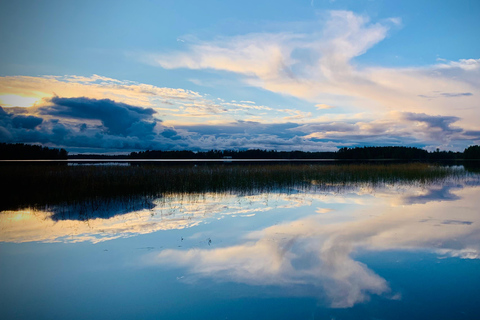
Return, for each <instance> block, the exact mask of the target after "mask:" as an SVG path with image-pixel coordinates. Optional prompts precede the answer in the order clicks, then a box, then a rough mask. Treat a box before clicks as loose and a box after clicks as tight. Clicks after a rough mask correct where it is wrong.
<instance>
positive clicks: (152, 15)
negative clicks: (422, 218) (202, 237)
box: [0, 0, 480, 154]
mask: <svg viewBox="0 0 480 320" xmlns="http://www.w3.org/2000/svg"><path fill="white" fill-rule="evenodd" d="M479 17H480V1H477V0H457V1H451V0H442V1H437V0H416V1H411V0H403V1H393V0H392V1H387V0H350V1H349V0H296V1H293V0H291V1H287V0H277V1H260V0H256V1H250V0H246V1H214V0H207V1H180V0H177V1H168V0H163V1H152V0H140V1H119V0H116V1H88V0H86V1H68V0H67V1H65V0H59V1H52V0H45V1H22V0H18V1H9V2H7V1H2V2H1V3H0V43H1V44H2V45H1V48H2V49H1V52H0V106H1V109H0V142H8V143H28V144H41V145H44V146H48V147H60V148H65V149H66V150H67V151H69V152H70V153H72V154H75V153H123V152H131V151H139V150H146V149H150V150H152V149H156V150H159V149H161V150H210V149H219V150H225V149H235V150H239V149H252V148H255V149H268V150H271V149H275V150H287V151H288V150H303V151H336V150H338V149H339V148H342V147H355V146H400V145H402V146H413V147H418V148H424V149H426V150H429V151H432V150H435V149H437V148H439V149H440V150H451V151H463V150H464V149H465V148H466V147H468V146H470V145H476V144H480V98H479V97H480V41H478V33H479V31H480V19H479Z"/></svg>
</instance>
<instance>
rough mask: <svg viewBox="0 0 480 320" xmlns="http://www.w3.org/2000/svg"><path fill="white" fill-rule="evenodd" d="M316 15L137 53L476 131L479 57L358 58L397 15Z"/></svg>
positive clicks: (282, 90) (342, 106)
mask: <svg viewBox="0 0 480 320" xmlns="http://www.w3.org/2000/svg"><path fill="white" fill-rule="evenodd" d="M321 18H322V19H321V21H320V22H315V23H313V22H312V23H310V24H308V23H305V24H304V25H303V27H302V26H299V27H298V28H296V30H303V32H301V31H298V32H295V33H293V32H277V33H252V34H246V35H237V36H233V37H218V38H215V39H213V40H196V41H194V42H192V43H191V44H189V45H188V46H187V47H186V48H185V50H183V51H178V52H169V53H162V54H150V55H148V56H147V57H143V59H144V60H146V61H148V62H149V63H150V64H153V65H157V66H160V67H163V68H167V69H174V68H189V69H195V70H202V69H204V70H206V71H208V70H216V71H226V72H230V73H235V74H237V75H238V78H239V79H240V81H243V82H245V83H247V84H248V85H253V86H256V87H260V88H263V89H266V90H269V91H272V92H275V93H279V94H282V95H290V96H294V97H297V98H301V99H304V100H307V101H310V102H314V103H315V102H316V101H322V104H320V106H321V107H318V108H321V109H324V108H325V107H324V106H331V105H335V106H337V107H338V108H339V111H340V112H359V110H360V111H362V112H365V111H368V112H371V113H374V114H378V115H384V114H387V113H389V112H392V111H405V112H415V113H426V114H441V115H444V116H448V115H452V114H453V115H455V116H458V117H460V118H461V119H460V120H459V122H460V123H462V124H463V125H465V126H468V129H469V130H478V122H477V121H475V120H474V119H478V117H479V113H478V108H477V106H478V103H479V100H478V97H479V95H480V89H479V88H480V67H479V66H480V59H461V60H459V61H446V62H444V63H440V64H434V65H429V66H423V67H402V68H393V67H390V68H388V67H381V66H374V65H361V64H359V63H358V62H356V60H355V59H356V57H359V56H361V55H363V54H365V53H366V52H368V50H369V49H370V48H372V47H373V46H375V45H376V44H378V43H380V42H381V41H383V40H384V39H385V38H386V37H387V36H388V35H389V31H390V30H392V29H394V28H398V26H399V25H401V20H400V19H399V18H395V17H394V18H390V19H384V20H380V21H378V22H373V21H371V20H370V19H369V17H367V16H364V15H358V14H355V13H353V12H350V11H330V12H328V13H325V14H323V15H321ZM302 28H303V29H302ZM217 74H218V73H217ZM220 75H221V74H220ZM425 97H435V99H425ZM433 100H435V101H433ZM452 105H454V107H452Z"/></svg>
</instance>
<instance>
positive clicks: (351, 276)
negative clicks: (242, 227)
mask: <svg viewBox="0 0 480 320" xmlns="http://www.w3.org/2000/svg"><path fill="white" fill-rule="evenodd" d="M412 189H413V190H410V192H413V193H415V192H419V191H420V190H419V189H421V188H412ZM432 189H434V190H438V187H432ZM394 191H395V188H386V189H384V190H376V194H375V197H370V198H369V201H365V202H363V203H362V204H358V203H357V204H355V205H354V206H348V207H347V208H348V209H345V210H348V212H345V210H335V211H333V212H332V211H331V212H328V210H324V209H321V208H320V209H317V210H316V211H317V214H313V212H310V214H311V215H307V216H305V217H303V218H301V219H298V220H296V221H293V222H285V223H282V224H279V225H274V226H270V227H267V228H265V229H262V230H259V231H255V232H251V233H249V234H247V235H246V236H245V237H244V238H243V239H241V240H240V243H241V244H237V245H233V246H229V247H221V248H213V249H194V250H172V249H167V250H163V251H161V252H160V253H158V254H157V255H156V256H155V257H154V258H152V261H151V263H154V264H160V265H174V266H176V267H184V268H187V269H188V273H189V275H190V278H189V280H188V281H194V280H195V279H198V278H202V277H208V278H213V279H215V280H220V281H234V282H239V283H246V284H249V285H261V286H266V285H270V286H280V287H282V288H284V289H285V290H283V289H282V290H281V291H285V292H299V291H300V292H302V294H303V295H307V296H314V297H318V298H319V299H324V296H325V295H326V298H327V301H328V302H329V303H330V304H331V306H332V307H338V308H345V307H351V306H353V305H355V304H357V303H360V302H364V301H368V300H369V299H370V297H371V295H384V296H386V297H387V298H390V299H397V298H398V297H399V295H398V294H395V293H394V292H391V289H390V287H389V284H388V283H387V281H386V280H385V279H383V278H382V277H380V276H379V275H377V274H375V273H374V272H373V271H372V270H371V269H369V268H368V266H367V265H365V264H363V263H361V262H360V261H357V260H355V259H354V256H355V253H356V252H358V251H359V250H369V251H371V250H373V251H387V250H409V251H411V250H413V251H424V250H426V251H428V252H436V253H437V254H439V257H458V258H468V259H476V258H478V257H480V254H479V253H480V245H479V243H478V239H477V238H478V237H477V235H478V234H479V233H480V230H479V225H480V217H479V216H478V213H477V212H476V208H478V206H479V205H480V200H479V198H478V188H476V187H473V188H467V187H465V188H456V194H455V199H457V200H460V199H461V200H462V201H457V202H456V201H449V202H447V203H444V202H442V201H444V196H443V195H442V193H436V192H434V191H432V190H428V191H427V194H430V195H431V196H430V197H429V200H430V202H420V203H418V202H417V203H412V204H411V205H409V206H407V207H406V206H405V204H403V205H397V204H398V203H399V201H401V199H397V198H401V197H402V195H396V194H395V193H394ZM435 194H437V195H438V197H437V199H436V201H435V200H434V195H435ZM351 196H353V197H356V196H358V194H346V195H342V198H347V200H348V198H349V197H351ZM325 198H326V200H329V201H330V203H332V202H333V201H334V197H332V196H331V195H327V196H325ZM407 198H408V197H407ZM317 200H318V199H317ZM322 200H325V199H322ZM329 201H321V202H320V203H324V204H325V203H326V202H329ZM314 204H316V205H318V204H319V202H317V201H314ZM352 207H353V208H352ZM318 213H320V214H318ZM372 213H373V214H372ZM452 213H454V214H455V219H454V220H453V219H452ZM343 214H347V215H348V216H349V219H347V220H343V219H342V215H343Z"/></svg>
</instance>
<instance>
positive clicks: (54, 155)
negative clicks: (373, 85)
mask: <svg viewBox="0 0 480 320" xmlns="http://www.w3.org/2000/svg"><path fill="white" fill-rule="evenodd" d="M40 159H45V160H66V159H335V160H376V159H377V160H380V159H387V160H425V161H426V160H468V159H480V146H478V145H475V146H470V147H468V148H466V149H465V150H464V152H453V151H440V150H438V149H437V150H435V151H433V152H429V151H427V150H424V149H420V148H416V147H404V146H382V147H354V148H346V147H345V148H341V149H339V150H338V151H337V152H322V151H318V152H307V151H276V150H261V149H247V150H209V151H191V150H146V151H139V152H131V153H130V154H126V155H125V154H123V155H108V154H100V155H99V154H74V155H69V154H68V152H67V151H66V150H65V149H58V148H48V147H43V146H40V145H28V144H23V143H16V144H8V143H0V160H40Z"/></svg>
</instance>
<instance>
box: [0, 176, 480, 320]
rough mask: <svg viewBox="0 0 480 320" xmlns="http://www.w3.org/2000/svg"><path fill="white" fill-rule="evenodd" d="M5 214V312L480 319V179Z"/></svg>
mask: <svg viewBox="0 0 480 320" xmlns="http://www.w3.org/2000/svg"><path fill="white" fill-rule="evenodd" d="M458 172H460V174H456V175H453V176H447V177H444V178H442V179H434V180H431V181H416V180H415V179H413V180H410V181H396V182H395V180H392V181H394V182H392V181H389V182H385V183H368V182H365V181H361V182H358V181H357V182H353V181H351V182H348V183H332V184H330V185H328V184H326V183H324V182H322V183H321V185H317V186H316V185H315V181H313V182H312V187H311V188H305V186H303V185H302V187H298V188H296V187H295V186H288V187H282V188H276V189H270V190H265V191H261V190H251V191H250V192H245V191H243V192H238V191H236V192H228V191H224V192H197V193H195V192H190V193H168V194H164V195H162V196H161V197H156V198H152V197H143V198H142V197H137V198H129V199H128V201H127V200H122V199H121V198H112V199H111V200H110V201H105V202H104V204H103V205H98V203H97V207H95V208H89V207H88V206H87V207H83V209H81V210H80V209H79V208H82V207H81V206H80V207H79V206H78V205H73V204H72V205H68V204H61V205H60V204H58V203H53V204H51V205H46V206H45V207H44V210H42V209H39V208H38V207H32V206H30V207H26V208H23V209H14V210H4V211H3V212H1V213H0V254H1V259H0V287H1V288H2V290H1V291H0V301H1V302H0V303H1V304H2V306H1V310H2V311H1V312H2V318H5V319H66V318H69V319H86V318H88V319H100V318H115V319H139V318H140V319H159V318H165V319H255V318H258V319H425V318H428V319H476V318H477V317H478V314H479V311H480V310H479V306H478V298H479V297H480V263H479V258H480V230H479V229H480V213H479V210H478V208H479V207H480V187H479V185H480V178H479V176H478V175H477V174H475V173H468V172H466V171H464V170H463V168H462V167H459V168H458Z"/></svg>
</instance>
